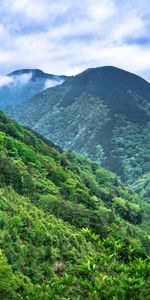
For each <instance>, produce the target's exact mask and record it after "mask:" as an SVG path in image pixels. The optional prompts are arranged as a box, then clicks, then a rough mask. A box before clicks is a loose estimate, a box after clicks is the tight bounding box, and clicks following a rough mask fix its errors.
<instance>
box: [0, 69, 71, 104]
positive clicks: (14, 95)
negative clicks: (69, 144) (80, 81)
mask: <svg viewBox="0 0 150 300" xmlns="http://www.w3.org/2000/svg"><path fill="white" fill-rule="evenodd" d="M66 79H67V76H63V75H62V76H58V75H52V74H47V73H44V72H42V71H41V70H38V69H22V70H17V71H14V72H12V73H10V74H8V75H7V76H4V77H2V81H1V77H0V107H1V108H3V107H6V106H7V105H14V104H18V103H22V102H23V101H25V100H27V99H29V98H31V97H33V96H34V95H35V94H37V93H39V92H41V91H43V90H44V89H46V88H48V87H51V86H55V85H58V84H61V83H62V82H63V81H65V80H66Z"/></svg>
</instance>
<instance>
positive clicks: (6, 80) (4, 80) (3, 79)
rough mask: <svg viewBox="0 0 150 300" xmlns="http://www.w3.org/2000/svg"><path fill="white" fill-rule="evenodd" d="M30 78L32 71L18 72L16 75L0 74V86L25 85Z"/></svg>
mask: <svg viewBox="0 0 150 300" xmlns="http://www.w3.org/2000/svg"><path fill="white" fill-rule="evenodd" d="M31 78H32V73H28V74H20V75H16V76H0V87H3V86H9V85H18V84H19V85H25V84H27V83H28V82H29V81H30V79H31Z"/></svg>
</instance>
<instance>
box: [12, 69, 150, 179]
mask: <svg viewBox="0 0 150 300" xmlns="http://www.w3.org/2000/svg"><path fill="white" fill-rule="evenodd" d="M149 95H150V83H148V82H147V81H145V80H144V79H142V78H141V77H139V76H137V75H134V74H132V73H130V72H127V71H124V70H121V69H119V68H116V67H109V66H107V67H100V68H94V69H93V68H91V69H88V70H86V71H84V72H82V73H80V74H79V75H76V76H73V77H71V78H69V79H68V80H67V81H65V82H64V83H63V84H62V85H61V86H56V87H54V88H50V89H47V90H45V91H43V92H41V93H39V94H38V95H35V96H34V97H33V98H32V99H29V100H28V101H27V102H25V103H24V104H23V106H17V107H12V108H10V109H8V110H7V112H8V113H9V114H10V116H11V117H12V118H14V119H16V120H18V121H19V122H21V123H22V124H24V125H27V126H29V127H31V128H33V129H34V130H36V131H37V132H39V133H40V134H42V135H44V136H45V137H46V138H49V139H51V140H52V141H53V142H54V143H56V144H58V145H60V146H61V147H62V148H64V149H69V148H71V149H73V150H75V151H77V152H79V153H81V154H82V155H85V156H86V157H88V158H90V159H92V160H94V161H96V162H97V163H99V164H101V165H102V166H104V167H106V168H108V169H110V170H111V171H113V172H115V173H117V174H118V175H120V176H121V178H122V179H123V180H124V181H126V182H128V183H129V184H130V183H133V181H136V180H137V179H138V178H139V177H140V176H142V175H144V173H146V172H147V171H148V168H149V164H150V156H149V154H148V152H149V150H150V149H149V145H148V143H145V140H147V141H148V140H149V139H150V137H149V121H150V96H149ZM142 139H143V141H144V142H142ZM132 149H136V153H135V154H136V155H135V156H134V159H133V157H132V156H133V154H132ZM145 153H146V156H147V161H145V158H144V157H145Z"/></svg>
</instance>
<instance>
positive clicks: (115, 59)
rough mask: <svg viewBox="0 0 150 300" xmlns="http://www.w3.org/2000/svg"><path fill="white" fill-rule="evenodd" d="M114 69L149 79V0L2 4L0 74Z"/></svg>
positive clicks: (17, 0)
mask: <svg viewBox="0 0 150 300" xmlns="http://www.w3.org/2000/svg"><path fill="white" fill-rule="evenodd" d="M104 65H113V66H117V67H120V68H122V69H125V70H128V71H130V72H133V73H136V74H138V75H140V76H142V77H144V78H145V79H146V80H148V81H150V1H149V0H129V1H128V0H80V1H79V0H13V1H12V0H1V1H0V74H1V75H4V74H8V73H10V72H12V71H13V70H16V69H22V68H39V69H41V70H43V71H45V72H48V73H52V74H65V75H75V74H77V73H80V72H82V71H83V70H85V69H87V68H92V67H100V66H104Z"/></svg>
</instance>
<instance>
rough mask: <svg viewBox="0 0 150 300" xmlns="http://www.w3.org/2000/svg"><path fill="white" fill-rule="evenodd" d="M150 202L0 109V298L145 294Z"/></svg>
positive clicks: (130, 296)
mask: <svg viewBox="0 0 150 300" xmlns="http://www.w3.org/2000/svg"><path fill="white" fill-rule="evenodd" d="M148 211H149V205H148V203H147V204H146V205H145V203H144V201H143V199H142V198H140V197H139V196H138V195H137V194H134V193H133V192H131V191H129V190H127V189H126V188H125V187H124V186H123V185H122V184H121V183H120V181H119V180H118V178H117V176H116V175H115V174H113V173H111V172H109V171H107V170H105V169H103V168H100V167H98V166H97V165H96V164H95V163H92V162H90V161H88V160H86V159H85V158H83V157H81V156H80V155H78V154H75V153H73V152H72V151H69V152H63V151H61V150H60V149H59V148H58V147H55V146H54V145H53V144H52V143H51V142H49V141H47V140H46V139H43V138H41V137H40V136H39V135H37V134H35V133H33V132H31V131H28V130H26V129H25V128H23V127H21V126H20V125H18V124H17V123H15V122H12V121H11V120H10V119H8V118H7V117H6V116H5V115H4V114H3V113H2V112H1V113H0V248H1V251H0V298H1V299H4V300H5V299H6V300H7V299H12V300H21V299H25V300H37V299H38V300H50V299H68V300H69V299H74V300H75V299H76V300H77V299H78V300H82V299H83V300H84V299H88V300H91V299H94V300H98V299H133V300H134V299H135V300H138V299H139V300H140V299H148V297H149V292H150V291H149V286H148V280H149V268H148V250H149V246H150V243H149V235H148V230H149V219H148Z"/></svg>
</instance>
